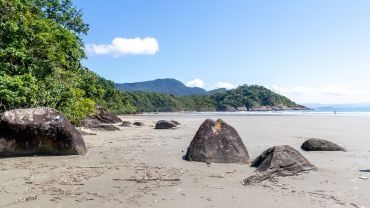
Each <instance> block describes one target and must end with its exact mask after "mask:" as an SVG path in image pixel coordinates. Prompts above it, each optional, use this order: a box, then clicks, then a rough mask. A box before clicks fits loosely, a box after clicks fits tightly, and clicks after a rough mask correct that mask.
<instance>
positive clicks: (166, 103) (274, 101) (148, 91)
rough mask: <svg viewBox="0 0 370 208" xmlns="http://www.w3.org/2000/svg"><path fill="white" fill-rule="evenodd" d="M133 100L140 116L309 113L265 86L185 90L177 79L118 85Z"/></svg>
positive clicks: (189, 88) (185, 87)
mask: <svg viewBox="0 0 370 208" xmlns="http://www.w3.org/2000/svg"><path fill="white" fill-rule="evenodd" d="M115 86H116V87H117V88H118V89H119V90H122V91H123V92H125V93H126V94H127V95H128V96H129V97H130V102H131V104H132V105H133V107H134V108H136V110H137V111H138V112H176V111H228V112H232V111H280V110H307V109H308V108H307V107H305V106H302V105H299V104H296V103H295V102H293V101H291V100H290V99H288V98H287V97H284V96H282V95H279V94H277V93H275V92H273V91H271V90H269V89H267V88H265V87H263V86H258V85H250V86H248V85H242V86H239V87H238V88H236V89H232V90H226V89H216V90H212V91H206V90H204V89H202V88H192V87H187V86H185V85H184V84H183V83H182V82H180V81H178V80H176V79H170V78H167V79H157V80H152V81H145V82H136V83H123V84H117V83H116V84H115Z"/></svg>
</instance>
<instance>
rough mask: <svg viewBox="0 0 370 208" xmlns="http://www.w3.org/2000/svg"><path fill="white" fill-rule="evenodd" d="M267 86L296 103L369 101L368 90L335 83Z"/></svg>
mask: <svg viewBox="0 0 370 208" xmlns="http://www.w3.org/2000/svg"><path fill="white" fill-rule="evenodd" d="M269 88H270V89H271V90H273V91H275V92H277V93H280V94H282V95H285V96H287V97H289V98H290V99H292V100H294V101H296V102H298V103H322V104H346V103H348V104H349V103H369V102H370V90H362V89H350V88H347V87H343V86H336V85H328V86H323V87H320V88H309V87H294V88H284V87H279V86H277V85H273V86H272V87H269Z"/></svg>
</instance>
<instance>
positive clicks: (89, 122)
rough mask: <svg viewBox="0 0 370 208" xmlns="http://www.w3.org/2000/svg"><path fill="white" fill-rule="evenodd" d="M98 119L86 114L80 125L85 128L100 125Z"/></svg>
mask: <svg viewBox="0 0 370 208" xmlns="http://www.w3.org/2000/svg"><path fill="white" fill-rule="evenodd" d="M100 124H101V123H100V121H99V120H98V119H96V118H94V117H92V116H87V117H86V118H85V119H84V120H83V121H82V126H83V127H85V128H93V127H94V126H97V125H100Z"/></svg>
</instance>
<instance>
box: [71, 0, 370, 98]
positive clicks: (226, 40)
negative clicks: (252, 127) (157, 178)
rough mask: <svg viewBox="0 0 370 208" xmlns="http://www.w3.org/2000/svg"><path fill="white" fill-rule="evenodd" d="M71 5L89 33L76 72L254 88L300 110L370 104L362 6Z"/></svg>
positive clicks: (136, 1)
mask: <svg viewBox="0 0 370 208" xmlns="http://www.w3.org/2000/svg"><path fill="white" fill-rule="evenodd" d="M74 3H75V4H76V5H77V6H78V7H79V8H82V10H83V13H84V19H85V21H86V22H87V23H89V24H90V32H89V34H88V36H86V37H85V42H86V44H87V50H88V56H89V58H88V59H87V60H86V61H85V65H86V66H88V67H89V68H90V69H91V70H93V71H95V72H97V73H98V74H100V75H101V76H103V77H105V78H107V79H110V80H113V81H115V82H136V81H144V80H152V79H156V78H167V77H171V78H176V79H179V80H180V81H183V82H184V83H186V82H188V81H192V80H194V79H199V80H198V81H194V82H189V83H188V84H189V85H191V86H201V87H204V88H206V89H212V88H215V87H217V86H230V87H231V86H238V85H240V84H259V85H264V86H267V87H269V88H271V89H273V90H275V91H277V92H279V93H282V94H284V95H287V96H288V97H290V98H292V99H293V100H296V101H297V102H301V103H360V102H369V103H370V12H369V11H370V1H367V0H356V1H353V0H325V1H323V0H294V1H293V0H289V1H287V0H279V1H277V0H254V1H247V0H230V1H225V0H223V1H221V0H202V1H199V0H187V1H171V0H163V1H153V0H146V1H144V0H106V1H87V0H75V1H74ZM134 38H137V39H134ZM113 40H116V41H115V43H114V44H112V41H113ZM220 82H221V83H220ZM217 83H218V84H217Z"/></svg>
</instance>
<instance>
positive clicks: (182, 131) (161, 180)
mask: <svg viewBox="0 0 370 208" xmlns="http://www.w3.org/2000/svg"><path fill="white" fill-rule="evenodd" d="M120 117H121V119H122V120H127V121H142V122H143V123H144V124H145V126H142V127H134V126H133V127H120V129H121V130H120V131H114V132H105V131H92V130H86V129H84V130H85V131H88V132H92V133H95V134H96V135H87V136H83V137H84V140H85V142H86V144H87V147H88V153H87V155H85V156H54V157H41V156H34V157H16V158H1V159H0V169H1V171H0V184H1V185H0V207H9V208H10V207H90V208H91V207H184V208H185V207H189V208H190V207H363V208H365V207H370V197H369V196H370V188H369V187H370V179H367V178H370V162H369V161H370V142H369V141H370V128H369V125H370V116H360V115H358V116H341V115H336V116H335V115H300V116H299V115H290V116H289V115H277V116H273V115H249V116H240V115H227V114H220V115H215V114H209V115H207V114H199V115H196V114H180V113H177V114H170V113H168V114H146V115H135V116H120ZM206 118H213V119H216V118H221V119H223V120H225V121H226V122H228V123H229V124H230V125H232V126H233V127H235V129H236V130H237V131H238V132H239V134H240V136H241V137H242V139H243V142H244V144H245V145H246V147H247V149H248V151H249V155H250V157H251V159H252V160H253V159H254V158H255V157H257V156H258V155H259V154H260V153H262V151H264V150H265V149H267V148H269V147H272V146H274V145H283V144H287V145H290V146H292V147H293V148H295V149H297V150H298V151H300V152H301V153H302V154H303V155H304V156H305V157H306V158H307V159H308V160H309V161H310V162H311V163H312V164H314V165H315V166H316V167H318V171H316V172H310V173H304V174H301V175H298V176H292V177H284V178H277V179H276V180H272V181H265V182H262V183H260V184H255V185H249V186H244V185H242V181H243V180H244V179H245V178H246V177H248V176H250V175H252V174H253V171H254V168H251V167H250V166H249V165H238V164H208V165H207V164H205V163H199V162H187V161H184V160H183V159H182V156H183V155H184V154H185V153H186V150H187V147H188V145H189V144H190V141H191V140H192V138H193V136H194V134H195V132H196V131H197V129H198V127H199V125H200V124H201V123H202V122H203V121H204V120H205V119H206ZM161 119H168V120H171V119H175V120H177V121H179V122H180V123H181V124H182V125H181V126H180V127H179V128H176V129H170V130H155V129H154V125H155V122H156V121H158V120H161ZM308 138H321V139H328V140H330V141H333V142H335V143H337V144H339V145H341V146H343V147H344V148H346V149H347V152H303V151H302V150H301V149H300V145H301V144H302V143H303V142H304V141H305V140H306V139H308Z"/></svg>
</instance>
